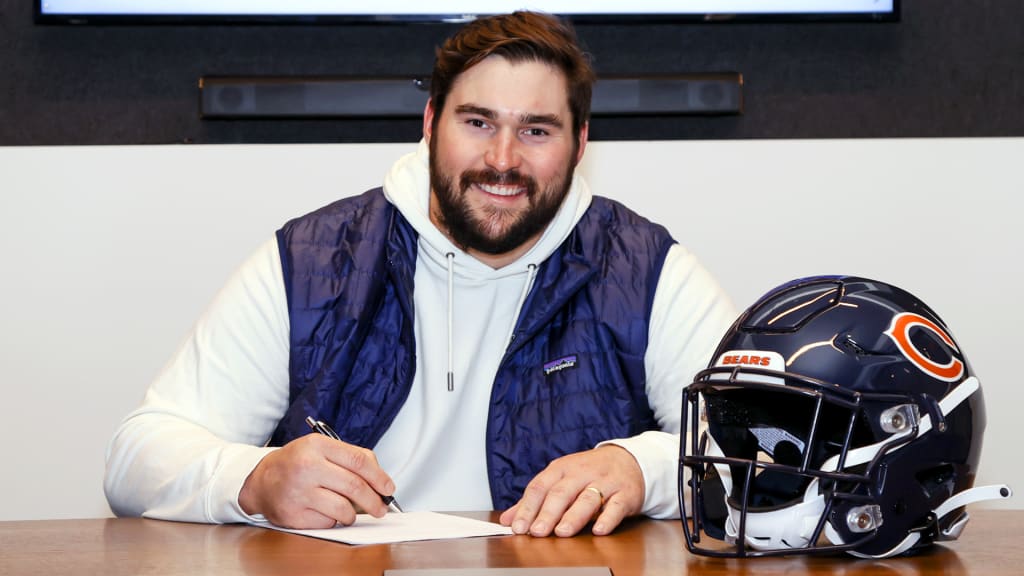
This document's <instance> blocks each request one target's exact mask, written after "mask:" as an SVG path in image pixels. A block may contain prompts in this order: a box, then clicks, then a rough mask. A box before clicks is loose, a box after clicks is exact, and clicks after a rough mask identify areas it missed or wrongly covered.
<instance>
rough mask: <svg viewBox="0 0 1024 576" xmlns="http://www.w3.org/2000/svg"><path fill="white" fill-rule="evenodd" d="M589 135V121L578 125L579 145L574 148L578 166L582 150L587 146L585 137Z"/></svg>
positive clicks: (581, 158)
mask: <svg viewBox="0 0 1024 576" xmlns="http://www.w3.org/2000/svg"><path fill="white" fill-rule="evenodd" d="M589 137H590V122H584V123H583V126H580V141H579V142H578V144H579V147H578V148H577V150H576V165H577V166H579V164H580V161H582V160H583V151H584V150H586V148H587V138H589Z"/></svg>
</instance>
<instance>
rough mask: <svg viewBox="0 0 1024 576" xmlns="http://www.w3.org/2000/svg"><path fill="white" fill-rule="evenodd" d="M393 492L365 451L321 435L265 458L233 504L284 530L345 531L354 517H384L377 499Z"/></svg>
mask: <svg viewBox="0 0 1024 576" xmlns="http://www.w3.org/2000/svg"><path fill="white" fill-rule="evenodd" d="M394 490H395V484H394V482H393V481H392V480H391V478H390V477H389V476H388V475H387V474H386V473H385V472H384V470H383V469H381V467H380V465H379V464H377V457H376V456H374V454H373V452H372V451H370V450H367V449H365V448H360V447H358V446H353V445H352V444H346V443H345V442H339V441H337V440H334V439H332V438H328V437H327V436H323V435H321V434H307V435H305V436H303V437H302V438H297V439H295V440H293V441H291V442H289V443H288V444H286V445H285V446H283V447H282V448H281V449H279V450H275V451H273V452H271V453H270V454H267V455H266V456H265V457H264V458H263V460H261V461H260V463H259V464H257V465H256V468H255V469H254V470H253V471H252V472H251V473H250V474H249V477H248V478H246V479H245V483H244V484H243V485H242V490H241V491H240V492H239V494H238V504H239V505H240V506H241V507H242V510H244V511H245V513H246V514H250V515H254V514H262V515H263V516H264V517H265V518H266V519H267V520H269V521H270V522H273V523H274V524H276V525H278V526H282V527H284V528H295V529H311V528H331V527H333V526H334V525H335V524H343V525H346V526H347V525H350V524H352V523H353V522H355V521H356V511H357V510H359V511H362V512H366V513H368V514H372V515H373V516H376V517H378V518H379V517H381V516H383V515H384V514H385V513H387V506H386V505H385V504H384V502H383V501H382V500H381V495H385V496H390V495H391V494H392V493H393V492H394Z"/></svg>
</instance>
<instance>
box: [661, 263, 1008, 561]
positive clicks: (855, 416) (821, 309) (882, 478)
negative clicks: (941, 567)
mask: <svg viewBox="0 0 1024 576" xmlns="http://www.w3.org/2000/svg"><path fill="white" fill-rule="evenodd" d="M698 415H699V416H698ZM682 418H683V419H682V421H683V422H684V423H685V424H684V426H685V427H686V430H685V433H684V438H683V439H682V441H681V442H680V458H679V480H680V483H679V485H680V490H679V497H680V506H681V509H683V510H685V511H686V513H685V514H683V527H684V533H685V537H686V546H687V548H688V549H689V550H690V551H691V552H694V553H698V554H703V555H709V556H728V557H744V556H765V555H778V554H794V553H815V552H830V553H834V552H838V551H845V552H848V553H850V554H853V555H855V556H861V557H871V558H885V557H890V556H895V555H898V554H903V553H905V552H908V551H910V550H914V549H918V548H920V547H923V546H926V545H929V544H931V543H932V542H935V541H940V540H953V539H956V538H957V537H958V536H959V535H960V532H961V531H962V530H963V528H964V525H965V524H966V522H967V520H968V515H967V513H966V511H965V506H966V505H967V504H970V503H972V502H977V501H979V500H988V499H998V498H1008V497H1009V496H1010V495H1011V492H1010V489H1009V487H1007V486H1005V485H996V486H984V487H974V478H975V475H976V473H977V471H978V457H979V455H980V453H981V442H982V432H983V430H984V428H985V405H984V400H983V398H982V391H981V387H980V385H979V382H978V379H977V378H976V377H975V375H974V373H973V372H972V370H971V367H970V364H968V362H967V358H966V357H965V356H964V354H963V351H962V350H961V349H960V347H959V345H958V344H957V343H956V341H955V340H954V339H953V336H952V334H951V333H950V331H949V329H948V328H947V327H946V325H945V323H943V321H942V320H941V319H940V318H939V316H938V315H937V314H935V312H933V311H932V309H931V308H929V307H928V306H927V305H925V304H924V303H923V302H922V301H921V300H919V299H917V298H915V297H914V296H913V295H911V294H909V293H907V292H905V291H904V290H901V289H900V288H897V287H895V286H892V285H889V284H886V283H883V282H877V281H874V280H868V279H864V278H857V277H849V276H817V277H812V278H803V279H798V280H794V281H791V282H789V283H786V284H784V285H782V286H779V287H778V288H775V289H774V290H772V291H770V292H768V293H767V294H766V295H765V296H763V297H761V299H759V300H758V301H757V302H756V303H755V304H754V305H753V306H751V307H750V308H748V309H747V310H746V311H745V312H743V313H742V314H741V315H740V317H739V318H738V319H737V320H736V322H735V323H734V324H733V325H732V326H731V327H730V329H729V331H728V332H727V333H726V334H725V337H724V338H723V339H722V341H721V342H720V343H719V346H718V349H717V350H716V351H715V355H714V357H713V358H712V359H711V362H710V366H709V368H707V369H706V370H702V371H701V372H699V373H698V374H697V375H696V377H695V378H694V381H693V382H692V383H691V384H690V385H689V386H687V387H686V388H685V390H684V392H683V414H682ZM687 484H688V485H689V486H690V488H691V489H690V490H685V489H684V486H686V485H687ZM705 536H707V537H708V538H710V539H714V540H721V541H723V542H724V543H723V542H717V543H715V542H709V541H708V538H705Z"/></svg>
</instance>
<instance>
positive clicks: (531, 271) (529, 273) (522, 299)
mask: <svg viewBox="0 0 1024 576" xmlns="http://www.w3.org/2000/svg"><path fill="white" fill-rule="evenodd" d="M536 275H537V265H536V264H530V265H529V266H527V267H526V284H523V291H522V293H521V294H519V302H518V303H517V304H516V315H515V318H516V319H515V320H513V321H512V327H511V328H510V329H509V333H508V338H506V339H505V341H506V342H508V344H509V345H511V344H512V341H513V340H515V336H516V324H518V323H519V314H521V313H522V311H523V304H525V303H526V297H527V296H528V295H529V294H530V288H532V287H533V278H534V276H536Z"/></svg>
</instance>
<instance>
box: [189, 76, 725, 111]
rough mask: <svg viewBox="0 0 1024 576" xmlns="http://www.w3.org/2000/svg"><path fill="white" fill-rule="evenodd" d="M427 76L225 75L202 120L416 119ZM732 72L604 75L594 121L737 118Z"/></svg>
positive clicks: (205, 96)
mask: <svg viewBox="0 0 1024 576" xmlns="http://www.w3.org/2000/svg"><path fill="white" fill-rule="evenodd" d="M428 97H429V78H388V77H382V78H368V77H273V76H266V77H258V76H257V77H231V76H203V77H202V78H200V79H199V112H200V117H202V118H204V119H207V118H208V119H231V118H235V119H244V118H302V117H314V118H315V117H325V118H331V117H342V118H343V117H384V118H387V117H409V116H420V115H422V114H423V108H424V106H425V105H426V103H427V99H428ZM742 112H743V76H742V75H741V74H739V73H737V72H728V73H718V74H684V75H673V76H633V77H625V76H610V77H602V78H599V79H598V81H597V83H596V84H595V85H594V94H593V99H592V102H591V114H592V115H594V116H632V115H675V114H742Z"/></svg>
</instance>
